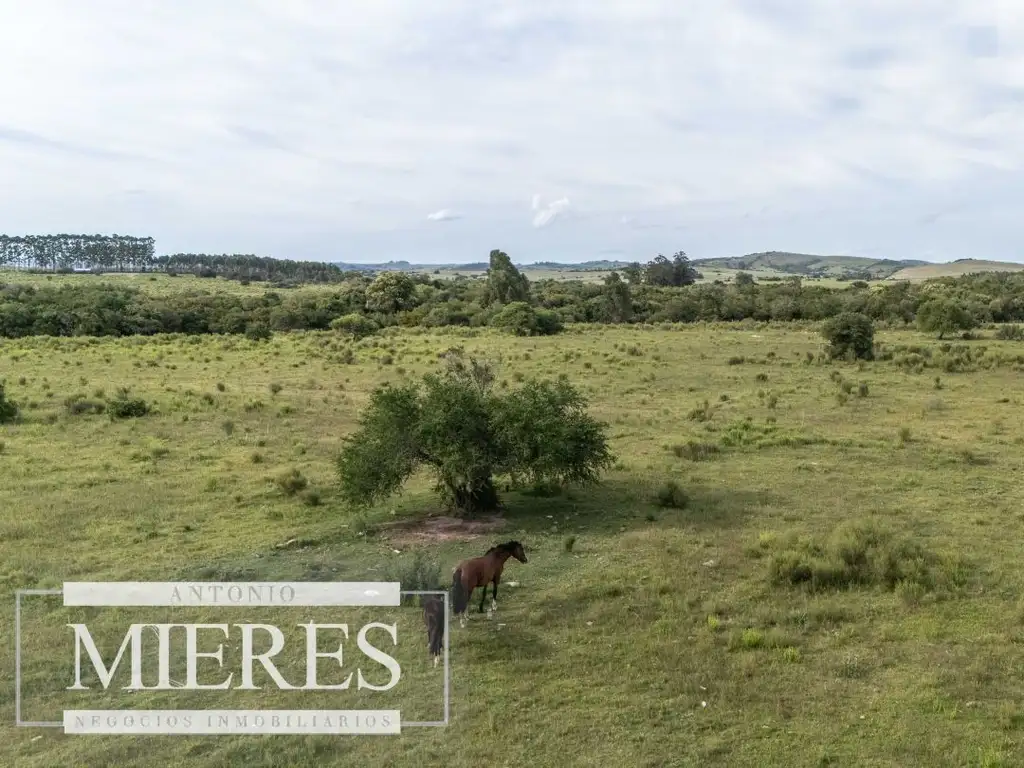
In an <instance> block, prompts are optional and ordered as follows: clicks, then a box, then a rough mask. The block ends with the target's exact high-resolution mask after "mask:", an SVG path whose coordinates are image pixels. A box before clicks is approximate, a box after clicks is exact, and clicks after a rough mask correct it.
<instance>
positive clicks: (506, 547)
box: [484, 540, 519, 555]
mask: <svg viewBox="0 0 1024 768" xmlns="http://www.w3.org/2000/svg"><path fill="white" fill-rule="evenodd" d="M518 546H519V542H518V541H514V540H513V541H506V542H505V543H504V544H498V545H496V546H493V547H491V548H490V549H488V550H487V551H486V552H485V553H484V554H485V555H490V554H492V553H494V552H511V551H512V550H514V549H515V548H516V547H518Z"/></svg>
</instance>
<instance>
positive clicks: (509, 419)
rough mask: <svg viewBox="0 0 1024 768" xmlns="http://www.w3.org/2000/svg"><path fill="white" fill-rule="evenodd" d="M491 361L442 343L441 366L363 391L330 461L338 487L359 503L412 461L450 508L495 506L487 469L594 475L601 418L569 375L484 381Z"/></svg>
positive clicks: (584, 478) (398, 480)
mask: <svg viewBox="0 0 1024 768" xmlns="http://www.w3.org/2000/svg"><path fill="white" fill-rule="evenodd" d="M493 383H494V372H493V369H492V368H491V366H490V365H489V364H487V363H484V362H481V361H479V360H477V359H475V358H466V357H465V356H464V355H463V353H462V352H461V350H457V349H455V350H449V352H448V353H447V354H446V367H445V369H444V370H443V371H442V372H441V373H432V374H427V375H425V376H424V377H423V380H422V382H418V383H417V382H412V383H408V384H403V385H401V386H392V385H383V386H381V387H378V388H377V389H376V390H374V392H373V393H372V394H371V397H370V403H369V405H368V406H367V408H366V410H365V411H363V413H362V414H361V416H360V419H359V427H358V429H357V430H356V432H355V433H354V434H352V435H350V436H348V437H347V438H346V440H345V445H344V448H343V450H342V452H341V454H340V455H339V457H338V462H337V468H338V474H339V479H340V485H341V492H342V496H343V497H344V498H345V499H346V500H347V501H348V502H349V503H351V504H354V505H360V506H361V505H366V504H372V503H376V502H379V501H382V500H384V499H386V498H387V497H389V496H391V495H392V494H394V493H395V492H397V491H398V490H399V489H400V488H401V487H402V486H403V485H404V483H405V481H406V480H408V478H409V477H410V476H411V475H412V474H413V473H414V472H415V471H416V470H417V469H419V468H420V467H421V466H426V467H427V468H429V469H430V471H431V472H432V474H433V475H434V478H435V488H436V490H437V491H438V493H439V494H440V495H441V497H442V499H443V501H444V502H445V503H446V504H447V505H448V506H449V507H451V508H452V509H454V510H455V511H456V512H457V513H458V514H461V515H473V514H475V513H478V512H483V511H486V510H491V509H495V508H496V507H498V506H499V504H500V501H499V498H498V493H497V489H496V486H495V478H497V477H505V478H507V479H508V480H510V481H511V482H517V483H518V482H533V483H542V482H557V483H581V484H583V483H592V482H596V481H597V480H598V478H599V476H600V472H601V470H602V469H605V468H607V467H609V466H610V465H611V463H612V461H613V457H612V455H611V453H610V451H609V448H608V443H607V436H606V433H605V430H606V425H604V424H603V423H601V422H598V421H596V420H595V419H593V418H592V417H591V416H590V415H589V414H588V413H587V402H586V399H585V398H584V397H583V395H582V394H580V393H579V392H578V391H577V390H576V389H575V388H574V387H573V386H572V385H571V384H570V383H569V382H567V381H564V380H558V381H545V380H539V379H529V380H526V381H524V382H523V383H522V384H521V386H519V387H518V388H517V389H514V390H512V391H511V392H507V393H504V394H502V393H498V392H496V391H495V390H494V389H493Z"/></svg>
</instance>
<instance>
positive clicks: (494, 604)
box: [491, 573, 501, 611]
mask: <svg viewBox="0 0 1024 768" xmlns="http://www.w3.org/2000/svg"><path fill="white" fill-rule="evenodd" d="M499 581H501V574H500V573H496V574H494V581H493V582H492V588H491V610H492V611H497V610H498V582H499Z"/></svg>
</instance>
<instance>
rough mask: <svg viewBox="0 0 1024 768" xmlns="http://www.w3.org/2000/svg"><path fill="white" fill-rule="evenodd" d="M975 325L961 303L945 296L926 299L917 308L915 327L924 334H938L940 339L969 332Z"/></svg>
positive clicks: (972, 317) (975, 321)
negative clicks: (952, 334)
mask: <svg viewBox="0 0 1024 768" xmlns="http://www.w3.org/2000/svg"><path fill="white" fill-rule="evenodd" d="M977 324H978V323H977V320H976V319H975V318H974V316H973V315H972V314H971V313H970V312H969V311H968V310H967V308H966V307H965V306H964V305H963V304H962V303H960V302H959V301H956V300H955V299H950V298H947V297H945V296H941V297H937V298H934V299H928V300H927V301H925V302H922V304H921V306H919V307H918V308H917V327H918V328H920V329H921V330H922V331H924V332H925V333H929V332H930V333H938V334H939V338H940V339H941V338H943V337H944V336H945V335H946V334H947V333H956V332H957V331H969V330H971V329H972V328H975V327H976V326H977Z"/></svg>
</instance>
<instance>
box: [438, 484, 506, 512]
mask: <svg viewBox="0 0 1024 768" xmlns="http://www.w3.org/2000/svg"><path fill="white" fill-rule="evenodd" d="M448 493H449V495H450V501H451V504H452V507H453V508H454V510H455V513H456V514H457V515H458V516H459V517H463V518H470V517H476V516H477V515H478V514H480V513H482V512H491V511H493V510H495V509H497V508H498V506H499V499H498V491H497V489H496V488H495V487H494V481H493V480H492V479H491V476H490V475H487V476H485V477H478V478H474V479H472V480H471V481H469V482H468V483H464V484H460V485H454V484H449V485H448Z"/></svg>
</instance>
